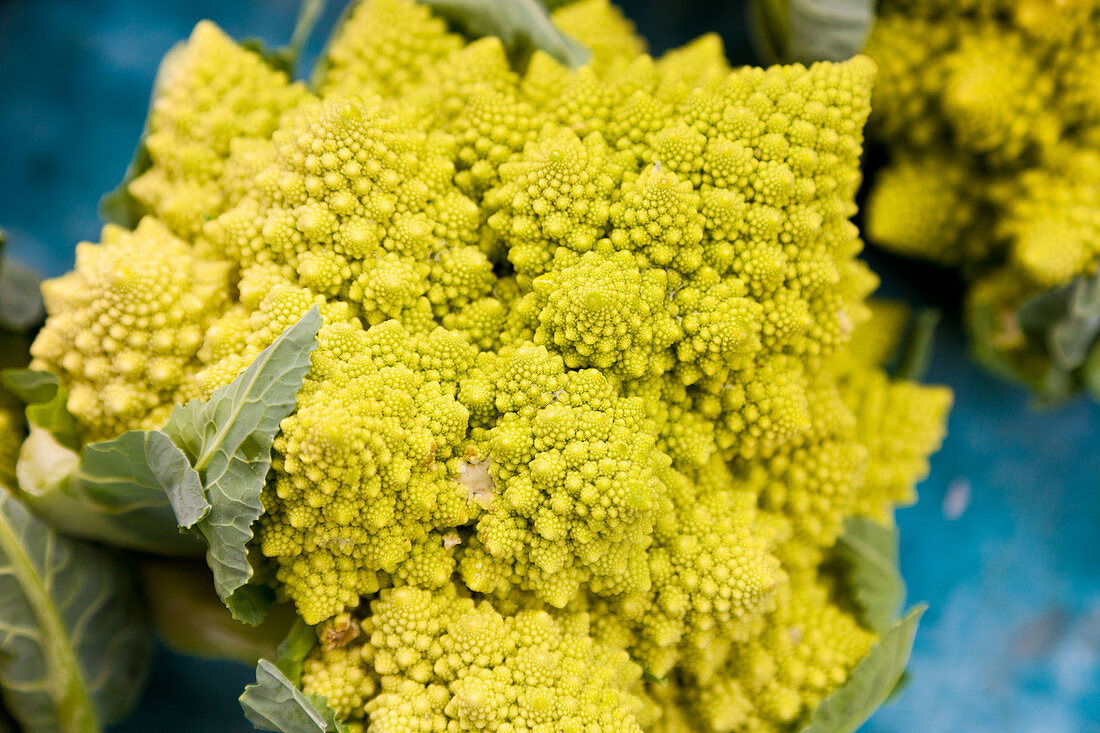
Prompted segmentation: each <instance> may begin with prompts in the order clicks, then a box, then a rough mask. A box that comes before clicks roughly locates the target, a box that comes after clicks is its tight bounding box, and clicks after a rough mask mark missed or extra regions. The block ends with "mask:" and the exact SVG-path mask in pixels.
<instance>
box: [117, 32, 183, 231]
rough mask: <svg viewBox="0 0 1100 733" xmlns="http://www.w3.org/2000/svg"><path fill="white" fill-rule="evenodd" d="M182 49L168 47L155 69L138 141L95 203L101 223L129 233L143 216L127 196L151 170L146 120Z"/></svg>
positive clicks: (132, 199)
mask: <svg viewBox="0 0 1100 733" xmlns="http://www.w3.org/2000/svg"><path fill="white" fill-rule="evenodd" d="M186 47H187V43H186V41H180V42H179V43H177V44H176V45H174V46H172V48H170V49H168V53H166V54H164V58H163V59H161V61H160V66H158V67H157V75H156V76H155V77H154V79H153V92H152V94H151V95H150V97H149V105H148V108H147V110H146V113H145V123H144V124H143V125H142V128H141V137H139V138H138V143H137V147H136V148H134V154H133V156H132V157H131V158H130V163H129V164H128V165H127V166H126V172H125V173H124V174H123V175H122V180H121V181H120V182H119V184H118V185H117V186H115V188H114V190H112V191H109V192H107V193H105V194H103V196H102V197H101V198H100V199H99V218H100V219H102V220H103V221H105V222H109V223H111V224H118V225H119V226H123V227H126V228H127V229H133V228H134V227H135V226H137V223H138V221H139V220H140V219H141V217H142V215H143V214H144V213H145V211H144V207H142V205H141V203H140V202H138V200H137V199H135V198H134V197H133V196H131V195H130V183H131V182H132V181H133V180H134V179H135V178H137V177H138V176H140V175H141V174H142V173H144V172H145V171H147V170H149V169H150V168H152V167H153V159H152V158H151V157H150V156H149V149H148V148H146V147H145V138H147V137H148V136H149V116H150V113H151V112H152V111H153V102H155V101H156V99H157V97H158V96H160V90H161V87H162V86H163V85H164V80H165V79H167V78H169V77H170V76H171V73H172V65H173V64H174V63H176V61H177V60H178V59H179V58H180V57H181V56H182V55H183V52H184V49H185V48H186Z"/></svg>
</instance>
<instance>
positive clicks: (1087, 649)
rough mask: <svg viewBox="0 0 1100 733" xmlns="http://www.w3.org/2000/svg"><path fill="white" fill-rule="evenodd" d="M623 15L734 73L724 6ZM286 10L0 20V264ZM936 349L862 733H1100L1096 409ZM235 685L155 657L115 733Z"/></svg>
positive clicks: (51, 13) (131, 10)
mask: <svg viewBox="0 0 1100 733" xmlns="http://www.w3.org/2000/svg"><path fill="white" fill-rule="evenodd" d="M330 4H331V5H334V6H335V5H341V4H342V3H341V1H340V0H333V2H332V3H330ZM623 5H624V6H626V7H628V8H629V10H630V12H631V15H632V16H633V17H635V18H636V19H637V20H638V22H639V25H640V28H641V30H642V31H643V32H644V33H645V34H646V35H647V36H649V38H650V39H651V41H652V42H653V46H654V48H655V49H657V50H660V49H662V48H664V47H667V46H668V45H670V44H673V43H679V42H682V41H684V40H687V39H688V38H689V37H690V35H692V34H695V33H699V32H702V31H704V30H706V29H707V28H708V27H709V28H713V29H715V30H718V31H720V32H722V33H723V34H724V35H725V36H726V38H727V42H728V45H729V46H730V48H731V49H732V51H733V53H732V55H733V57H734V59H735V60H737V61H745V60H747V59H748V58H749V56H748V52H747V49H746V47H745V44H744V33H743V30H742V28H741V24H740V18H741V10H740V8H739V7H738V6H737V4H736V3H727V4H723V3H720V2H713V3H705V2H701V1H699V2H689V1H687V0H684V1H681V2H675V3H672V2H670V4H669V7H676V8H677V10H676V12H675V13H674V14H672V15H664V16H663V15H662V12H661V7H662V6H661V0H641V1H639V2H624V3H623ZM296 6H297V2H296V0H240V1H239V2H225V0H220V1H218V0H178V1H176V2H163V3H153V2H147V1H145V0H83V1H81V2H77V1H76V0H72V1H70V2H65V1H63V0H23V1H12V0H8V1H7V2H3V0H0V100H3V102H2V104H0V151H2V159H3V161H4V164H5V165H4V175H3V176H0V225H2V226H3V227H5V228H6V229H7V230H8V231H9V233H10V235H11V251H12V253H13V254H14V255H15V256H17V257H20V258H21V259H23V260H24V261H27V262H29V263H31V264H33V265H34V266H36V267H38V268H39V269H40V270H42V271H43V272H46V273H49V274H59V273H61V272H63V271H64V270H65V269H67V268H68V266H69V265H70V264H71V260H72V247H73V244H74V243H75V242H77V241H79V240H82V239H95V238H96V237H97V234H98V230H99V224H98V222H97V219H96V214H95V204H96V201H97V199H98V197H99V195H100V194H101V193H103V192H104V191H106V190H108V189H110V188H112V187H114V185H115V184H116V183H117V181H118V180H119V178H120V177H121V175H122V171H123V169H124V168H125V166H126V163H127V161H128V160H129V157H130V154H131V152H132V150H133V145H134V143H135V141H136V139H137V135H138V133H139V131H140V128H141V124H142V121H143V118H144V114H145V107H146V104H147V100H148V93H149V87H150V84H151V82H152V78H153V73H154V71H155V67H156V61H157V59H159V58H160V56H161V55H162V54H163V53H164V52H165V51H166V50H167V49H168V48H169V47H170V46H171V45H172V44H173V43H174V42H175V41H176V40H178V39H180V38H182V37H184V36H185V35H186V34H187V33H188V32H189V31H190V28H191V26H193V24H194V22H195V21H196V20H198V19H200V18H204V17H208V18H212V19H214V20H216V21H217V22H218V23H219V24H221V25H222V26H223V27H224V28H226V29H227V30H228V31H229V32H230V33H231V34H232V35H234V36H236V37H242V36H249V35H257V36H260V37H263V38H265V39H268V40H269V41H273V42H281V41H284V40H285V39H286V37H287V36H288V35H289V30H290V28H291V26H292V23H293V15H294V12H295V9H296ZM338 10H339V8H337V7H332V8H330V9H329V11H328V13H327V15H326V20H327V23H326V21H322V25H321V29H322V30H325V29H327V27H328V26H329V25H331V21H332V19H333V18H334V17H335V15H336V13H337V11H338ZM320 40H321V39H320V38H319V37H318V38H317V39H315V40H314V42H313V43H312V44H311V47H310V48H311V50H312V52H313V53H316V50H317V48H318V46H319V45H320ZM875 264H876V267H877V268H878V269H879V270H880V271H882V272H883V273H884V280H885V290H886V291H887V292H889V293H892V294H898V295H904V296H906V297H908V298H910V299H912V300H914V301H916V302H930V301H935V300H943V299H944V296H943V295H942V294H941V293H938V292H937V290H941V289H946V291H948V293H949V295H948V296H947V299H948V300H950V299H951V297H953V296H952V295H951V293H953V290H952V288H950V287H947V288H943V283H944V282H946V280H945V278H943V277H942V276H941V275H940V274H939V273H936V272H935V271H933V270H927V269H924V268H917V275H918V277H916V278H914V277H913V270H914V268H913V267H912V266H911V265H908V264H902V263H898V262H897V261H894V260H890V259H887V258H883V257H876V258H875ZM901 275H907V276H908V277H907V278H906V279H903V278H902V277H901ZM914 281H916V283H918V284H922V285H923V289H922V288H921V287H920V286H919V285H914ZM937 340H938V349H937V354H936V357H935V359H934V361H933V363H932V368H931V373H930V375H929V377H930V379H933V380H936V381H940V382H945V383H947V384H950V385H951V386H952V387H954V388H955V390H956V392H957V402H958V404H957V407H956V409H955V411H954V413H953V415H952V418H951V423H950V434H949V436H948V439H947V442H946V443H945V445H944V448H943V450H942V451H941V452H940V454H939V455H937V456H936V457H935V458H934V459H933V463H932V468H933V470H932V476H931V477H930V478H929V479H928V480H927V481H926V482H925V483H924V484H923V485H922V486H921V490H920V493H921V501H920V503H919V504H918V505H917V506H915V507H912V508H910V509H906V510H903V511H901V512H900V513H899V515H898V521H899V524H900V526H901V530H902V542H901V562H902V566H903V571H904V573H905V575H906V578H907V581H908V584H909V595H910V598H911V599H912V600H925V601H928V602H929V604H930V608H929V610H928V612H927V613H926V614H925V617H924V621H923V623H922V625H921V630H920V633H919V634H918V636H917V641H916V647H915V651H914V654H913V660H912V663H911V666H910V671H911V673H912V676H913V681H912V683H911V685H910V686H909V688H908V689H907V691H906V692H905V694H904V695H903V696H901V698H900V699H899V700H898V701H897V702H895V703H894V704H892V705H890V706H889V707H887V708H884V709H883V710H881V711H880V712H879V713H878V714H877V715H876V716H875V717H874V718H873V719H872V720H871V721H870V722H869V723H868V724H867V726H865V728H864V730H865V731H867V732H870V733H907V732H909V731H921V732H922V733H940V732H941V731H942V732H944V733H951V732H954V731H968V732H975V733H983V732H985V731H990V732H994V731H996V732H998V733H1000V732H1002V731H1003V732H1008V733H1016V732H1021V733H1031V732H1032V731H1035V732H1036V733H1039V732H1042V733H1078V732H1085V733H1093V732H1095V731H1100V406H1097V405H1095V404H1091V403H1085V402H1077V403H1075V404H1071V405H1068V406H1065V407H1063V408H1061V409H1059V410H1057V411H1053V412H1045V413H1035V412H1034V411H1032V410H1031V408H1030V404H1029V401H1028V398H1027V396H1026V395H1025V394H1024V393H1023V392H1021V391H1020V390H1018V389H1015V388H1013V387H1008V386H1005V385H1003V384H1001V383H999V382H997V381H995V380H993V379H992V378H990V377H988V376H986V375H985V374H983V373H981V372H980V371H978V370H977V369H976V368H975V367H974V366H973V365H971V364H970V363H969V361H968V360H967V358H966V354H965V343H964V340H963V337H962V335H961V334H960V333H959V331H958V329H957V327H954V326H953V325H951V324H950V323H949V324H948V325H947V326H946V327H944V328H942V329H941V332H940V334H939V336H938V338H937ZM250 674H251V673H250V671H249V670H247V669H245V668H243V667H238V666H236V665H231V664H222V663H216V662H204V661H198V660H192V659H186V658H183V657H179V656H176V655H173V654H171V653H169V652H167V651H163V650H162V651H161V652H160V654H159V655H158V658H157V662H156V666H155V669H154V674H153V678H152V681H151V685H150V689H149V692H148V694H147V696H146V697H145V699H144V701H143V702H142V704H141V706H140V708H139V710H138V711H137V713H136V715H135V716H134V718H133V719H131V720H130V721H129V722H128V723H126V724H124V725H121V726H118V727H117V728H116V729H115V731H116V732H117V733H123V732H126V733H129V732H131V731H132V732H134V733H137V732H138V731H146V730H158V731H161V733H177V732H183V731H196V730H203V731H225V732H227V733H228V732H231V731H238V730H240V731H247V730H251V728H250V726H248V725H247V724H246V723H245V722H244V721H243V720H242V719H241V718H240V711H239V708H238V706H237V703H236V697H237V695H238V694H239V691H240V689H241V688H242V687H243V686H244V685H245V684H246V683H247V682H248V680H249V678H250Z"/></svg>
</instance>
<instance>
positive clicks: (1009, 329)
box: [967, 274, 1100, 403]
mask: <svg viewBox="0 0 1100 733" xmlns="http://www.w3.org/2000/svg"><path fill="white" fill-rule="evenodd" d="M967 326H968V329H969V332H970V336H971V342H972V348H973V353H974V358H975V359H976V360H977V361H978V362H980V363H981V364H982V365H983V366H984V367H986V368H987V369H989V370H990V371H992V372H994V373H996V374H998V375H1000V376H1002V377H1004V378H1005V379H1008V380H1010V381H1015V382H1020V383H1022V384H1025V385H1027V386H1028V387H1030V388H1031V389H1032V390H1033V391H1034V392H1035V394H1036V396H1037V397H1038V399H1039V401H1040V402H1041V403H1054V402H1059V401H1062V400H1065V399H1067V398H1069V397H1071V396H1072V395H1073V394H1074V393H1075V392H1076V391H1077V390H1078V389H1079V388H1080V387H1081V386H1082V384H1084V385H1085V386H1086V387H1088V388H1089V389H1092V390H1094V391H1095V387H1094V386H1093V385H1094V384H1095V383H1096V382H1097V378H1096V374H1097V372H1096V367H1097V365H1098V364H1100V360H1098V359H1097V358H1093V357H1092V355H1094V354H1096V353H1097V352H1096V349H1097V347H1098V346H1100V274H1097V275H1087V276H1082V277H1079V278H1077V279H1076V280H1074V281H1073V282H1071V283H1069V284H1068V285H1064V286H1062V287H1060V288H1054V289H1052V290H1047V291H1045V292H1042V293H1039V294H1037V295H1034V296H1032V297H1031V298H1029V299H1027V300H1026V301H1024V302H1023V303H1022V304H1021V305H1020V306H1019V307H1018V308H1017V309H1016V310H1015V311H1011V310H1009V309H1007V308H1001V307H999V306H998V305H996V304H994V303H971V304H970V306H969V308H968V309H967ZM1042 356H1045V358H1035V357H1042Z"/></svg>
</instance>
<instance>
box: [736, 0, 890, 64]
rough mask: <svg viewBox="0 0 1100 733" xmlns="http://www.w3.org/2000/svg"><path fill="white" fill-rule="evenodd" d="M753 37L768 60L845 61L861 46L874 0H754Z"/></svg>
mask: <svg viewBox="0 0 1100 733" xmlns="http://www.w3.org/2000/svg"><path fill="white" fill-rule="evenodd" d="M751 9H752V14H753V15H752V20H753V23H752V25H753V26H754V40H755V41H756V43H757V44H758V45H759V46H761V49H760V50H761V52H762V54H763V55H765V56H767V57H769V59H768V60H770V61H780V62H783V63H792V62H800V63H804V64H810V63H813V62H815V61H844V60H846V59H850V58H851V57H852V56H854V55H856V54H857V53H859V52H860V51H861V50H862V49H863V45H864V43H865V42H866V40H867V34H868V33H870V31H871V24H872V23H873V22H874V18H875V13H874V0H754V1H753V4H752V6H751Z"/></svg>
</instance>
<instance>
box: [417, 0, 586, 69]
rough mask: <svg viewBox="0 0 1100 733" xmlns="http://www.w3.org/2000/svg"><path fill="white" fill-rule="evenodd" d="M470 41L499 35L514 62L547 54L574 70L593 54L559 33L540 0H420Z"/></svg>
mask: <svg viewBox="0 0 1100 733" xmlns="http://www.w3.org/2000/svg"><path fill="white" fill-rule="evenodd" d="M419 2H421V3H424V4H425V5H428V6H429V7H431V9H432V11H433V12H435V13H436V14H437V15H439V16H441V17H443V18H446V19H447V20H448V21H449V22H450V23H451V24H452V25H453V26H455V28H456V29H457V30H458V31H460V32H461V33H462V34H463V35H466V36H468V37H471V38H481V37H483V36H497V37H498V38H500V40H501V42H502V43H503V44H504V46H505V48H507V49H508V51H509V53H510V54H511V55H512V56H513V58H514V59H517V58H518V59H521V60H522V59H525V58H526V57H527V56H529V55H530V53H531V52H532V51H535V50H539V51H544V52H546V53H548V54H550V55H551V56H553V57H554V58H555V59H557V60H558V61H560V62H561V63H563V64H565V65H566V66H568V67H569V68H571V69H576V68H577V67H580V66H583V65H584V64H585V63H587V62H588V59H589V58H590V57H591V55H592V54H591V52H590V51H589V50H588V49H587V48H585V47H584V46H582V45H581V44H580V43H577V41H575V40H573V39H572V38H570V37H569V36H567V35H565V34H564V33H562V32H561V31H559V30H558V29H557V28H556V27H555V26H554V23H553V21H551V20H550V15H549V13H547V11H546V7H545V6H544V5H543V4H542V3H541V2H540V0H419Z"/></svg>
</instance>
